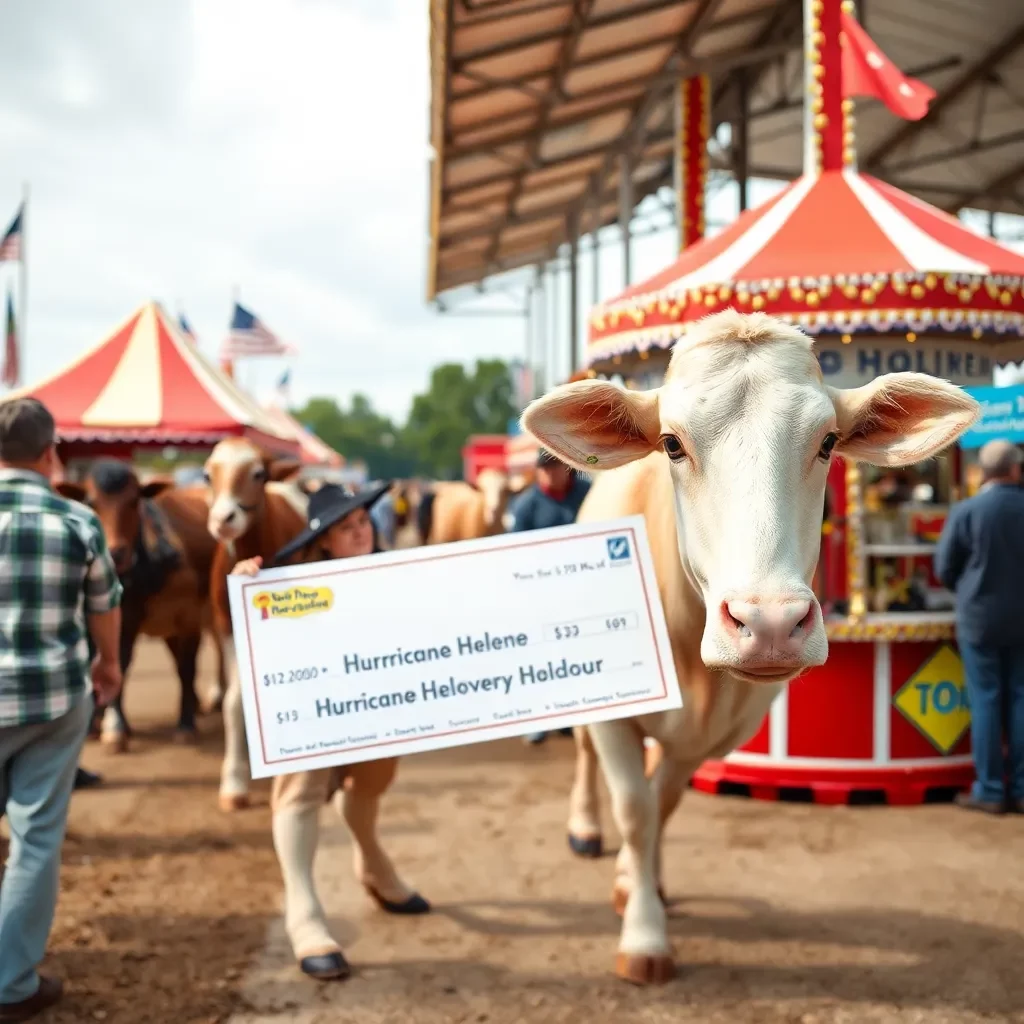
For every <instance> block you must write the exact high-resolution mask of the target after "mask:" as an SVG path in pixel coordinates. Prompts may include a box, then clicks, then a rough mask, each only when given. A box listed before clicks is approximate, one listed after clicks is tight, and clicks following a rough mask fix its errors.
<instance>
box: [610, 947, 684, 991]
mask: <svg viewBox="0 0 1024 1024" xmlns="http://www.w3.org/2000/svg"><path fill="white" fill-rule="evenodd" d="M615 973H616V975H617V976H618V977H620V978H621V979H622V980H623V981H628V982H629V983H630V984H631V985H664V984H666V983H667V982H670V981H671V980H672V979H673V978H674V977H675V975H676V965H675V962H674V961H673V959H672V957H671V956H668V955H667V954H663V955H661V956H642V955H637V954H632V953H620V954H619V955H618V956H617V957H616V958H615Z"/></svg>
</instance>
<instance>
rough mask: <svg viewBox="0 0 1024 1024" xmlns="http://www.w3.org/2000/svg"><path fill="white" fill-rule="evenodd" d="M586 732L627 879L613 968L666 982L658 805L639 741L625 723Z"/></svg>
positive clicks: (640, 979) (669, 967) (637, 979)
mask: <svg viewBox="0 0 1024 1024" xmlns="http://www.w3.org/2000/svg"><path fill="white" fill-rule="evenodd" d="M590 733H591V736H592V737H593V740H594V746H595V748H596V749H597V754H598V757H599V758H600V760H601V767H602V768H603V769H604V774H605V780H606V781H607V783H608V789H609V790H610V792H611V797H612V810H613V812H614V814H615V821H616V824H617V825H618V827H619V832H620V833H621V834H622V842H623V851H624V853H623V862H624V864H625V865H626V866H627V869H628V872H629V878H630V889H629V896H628V899H627V900H626V904H625V908H624V912H623V915H622V933H621V936H620V939H619V955H618V958H617V960H616V965H615V970H616V974H618V976H619V977H620V978H623V979H625V980H626V981H630V982H632V983H634V984H637V985H646V984H650V983H662V982H666V981H668V980H669V979H670V978H671V977H672V975H673V973H674V966H673V962H672V952H671V948H670V946H669V942H668V918H667V915H666V913H665V907H664V905H663V904H662V902H661V899H660V898H659V896H658V879H657V844H658V805H657V800H656V796H655V792H654V788H653V787H652V786H651V785H650V783H649V781H648V779H647V778H646V776H645V774H644V746H643V742H642V740H641V738H640V736H639V734H638V733H637V732H636V730H635V729H634V728H633V726H632V725H631V724H630V723H628V722H602V723H600V724H598V725H592V726H591V727H590Z"/></svg>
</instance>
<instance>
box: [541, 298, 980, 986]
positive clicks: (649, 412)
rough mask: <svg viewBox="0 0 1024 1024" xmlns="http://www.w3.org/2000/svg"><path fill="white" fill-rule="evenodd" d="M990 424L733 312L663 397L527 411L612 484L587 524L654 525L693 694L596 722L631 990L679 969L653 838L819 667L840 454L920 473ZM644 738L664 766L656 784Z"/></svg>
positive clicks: (678, 366) (591, 816) (577, 795)
mask: <svg viewBox="0 0 1024 1024" xmlns="http://www.w3.org/2000/svg"><path fill="white" fill-rule="evenodd" d="M978 412H979V409H978V405H977V403H976V402H975V401H974V400H973V399H972V398H970V397H969V396H968V395H966V394H965V393H964V392H963V391H961V390H960V389H959V388H956V387H954V386H953V385H951V384H948V383H946V382H945V381H942V380H937V379H936V378H934V377H930V376H926V375H924V374H915V373H895V374H888V375H886V376H883V377H879V378H878V379H877V380H875V381H873V382H872V383H870V384H867V385H865V386H864V387H860V388H855V389H852V390H837V389H834V388H830V387H827V386H826V384H825V383H824V380H823V378H822V374H821V371H820V369H819V367H818V363H817V360H816V359H815V356H814V352H813V349H812V345H811V341H810V339H809V338H808V337H807V336H806V335H805V334H803V333H802V332H801V331H799V330H797V329H796V328H794V327H790V326H788V325H786V324H785V323H783V322H781V321H779V320H776V319H773V318H771V317H769V316H766V315H764V314H751V315H748V316H745V315H742V314H739V313H736V312H734V311H732V310H728V311H725V312H722V313H718V314H715V315H714V316H710V317H707V318H706V319H704V320H702V321H700V322H699V323H697V324H695V325H693V326H692V327H691V328H690V330H689V332H688V333H687V334H686V336H685V337H684V338H683V339H681V340H680V341H679V342H677V343H676V346H675V349H674V351H673V353H672V359H671V362H670V364H669V368H668V371H667V373H666V377H665V381H664V383H663V384H662V386H661V387H659V388H656V389H654V390H652V391H646V392H635V391H628V390H626V389H624V388H620V387H617V386H616V385H614V384H612V383H609V382H606V381H596V380H595V381H583V382H579V383H575V384H569V385H565V386H563V387H559V388H556V389H554V390H553V391H552V392H551V393H550V394H548V395H546V396H545V397H543V398H541V399H539V400H538V401H536V402H534V403H533V404H532V405H531V406H530V407H529V408H528V409H527V411H526V413H525V414H524V419H523V422H524V425H525V427H526V429H527V430H529V431H530V433H532V434H533V435H534V436H535V437H537V438H538V439H539V440H540V441H541V443H542V444H544V445H545V446H546V447H547V448H548V449H550V450H551V451H552V452H554V453H555V454H557V455H558V456H559V457H560V458H561V459H563V460H564V461H565V462H567V463H569V464H570V465H573V466H576V467H577V468H579V469H583V470H587V471H590V472H593V471H595V470H596V471H600V470H608V472H606V473H601V472H598V474H597V478H596V480H595V482H594V485H593V487H592V488H591V491H590V493H589V495H588V497H587V499H586V501H585V502H584V505H583V508H582V509H581V511H580V516H579V521H580V522H595V521H601V520H607V519H611V518H617V517H619V516H625V515H632V514H642V515H643V516H644V519H645V522H646V527H647V533H648V537H649V539H650V545H651V550H652V553H653V557H654V563H655V568H656V573H657V578H658V586H659V590H660V593H661V599H662V602H663V605H664V609H665V615H666V619H667V623H668V630H669V635H670V639H671V643H672V650H673V654H674V661H675V667H676V672H677V674H678V678H679V683H680V686H681V688H682V690H683V707H682V708H681V709H680V710H678V711H666V712H661V713H658V714H653V715H646V716H642V717H638V718H634V719H631V720H626V721H617V722H606V723H603V724H600V725H592V726H590V727H589V728H588V733H589V738H590V739H591V740H592V741H593V746H594V748H596V754H597V757H598V759H599V761H600V764H601V766H602V768H603V772H604V775H605V778H606V780H607V783H608V787H609V790H610V792H611V797H612V806H613V810H614V814H615V818H616V822H617V824H618V826H619V831H620V832H621V834H622V837H623V846H622V850H621V853H620V855H619V860H618V864H617V871H616V876H617V877H616V881H615V902H616V904H617V905H618V906H619V907H620V908H621V910H622V915H623V924H622V933H621V937H620V943H619V955H618V959H617V964H616V969H617V973H618V974H619V975H620V977H623V978H625V979H627V980H629V981H632V982H635V983H640V984H643V983H649V982H661V981H665V980H667V979H668V978H669V977H671V975H672V973H673V960H672V952H671V948H670V945H669V941H668V934H667V930H666V914H665V908H664V905H663V903H662V900H661V899H660V898H659V881H660V862H661V857H660V845H661V844H660V836H661V831H662V828H663V826H664V824H665V821H666V820H667V818H668V817H669V815H670V814H671V813H672V812H673V810H674V809H675V807H676V805H677V804H678V802H679V799H680V797H681V795H682V792H683V789H684V787H685V786H686V784H687V782H688V781H689V779H690V777H691V775H692V774H693V772H694V771H695V770H696V769H697V768H698V767H699V765H700V764H701V762H702V761H704V760H705V759H707V758H717V757H721V756H724V755H725V754H727V753H728V752H730V751H731V750H733V749H735V748H736V747H737V746H740V745H741V744H743V743H744V742H746V741H747V740H748V739H749V738H750V737H751V736H753V735H754V733H755V732H756V730H757V729H758V727H759V725H760V723H761V721H762V720H763V718H764V716H765V713H766V712H767V710H768V708H769V706H770V704H771V702H772V700H773V699H774V698H775V696H776V695H777V694H778V693H779V692H780V691H781V689H782V687H783V686H784V685H786V683H788V682H789V681H790V680H791V679H793V678H794V677H795V676H797V675H798V674H799V673H800V672H802V671H803V670H805V669H807V668H809V667H811V666H814V665H821V664H822V663H823V662H824V661H825V658H826V656H827V653H828V643H827V640H826V635H825V627H824V623H823V621H822V615H821V609H820V607H819V606H818V602H817V600H816V599H815V596H814V594H813V592H812V590H811V587H810V583H811V580H812V577H813V573H814V570H815V565H816V562H817V558H818V551H819V544H820V529H821V515H822V507H823V502H824V489H825V475H826V472H827V469H828V464H829V462H830V460H831V459H832V457H833V455H841V456H843V457H845V458H847V459H850V460H859V461H863V462H868V463H871V464H874V465H882V466H904V465H909V464H912V463H916V462H920V461H922V460H924V459H927V458H929V457H931V456H932V455H934V454H935V453H936V452H938V451H940V450H942V449H943V448H945V447H946V446H947V445H949V444H950V443H951V442H952V441H954V440H955V439H956V438H957V437H958V436H959V435H960V434H961V433H962V432H963V431H964V430H965V429H966V428H967V427H969V426H970V424H971V423H973V422H974V420H975V419H976V418H977V416H978ZM645 737H650V738H653V739H655V740H656V741H657V742H658V744H659V745H660V747H661V755H662V756H661V758H660V761H659V762H658V763H657V767H656V768H655V770H654V772H653V775H652V777H651V778H650V779H648V778H647V777H646V775H645V756H644V739H645ZM579 754H580V765H579V770H578V773H577V780H576V786H575V787H574V793H573V799H572V803H571V809H570V813H571V819H570V830H571V831H572V832H574V833H576V834H577V835H579V836H581V837H582V838H591V839H593V838H594V837H596V836H599V835H600V825H599V822H598V821H597V816H596V799H595V793H594V787H595V785H596V779H595V775H594V772H593V771H589V772H588V771H587V759H588V757H592V755H589V754H588V751H587V749H586V745H585V744H581V748H580V751H579ZM591 763H592V762H591Z"/></svg>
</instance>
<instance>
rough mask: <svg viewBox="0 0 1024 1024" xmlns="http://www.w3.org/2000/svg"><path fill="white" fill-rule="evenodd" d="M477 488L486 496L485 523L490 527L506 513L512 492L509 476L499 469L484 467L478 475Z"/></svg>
mask: <svg viewBox="0 0 1024 1024" xmlns="http://www.w3.org/2000/svg"><path fill="white" fill-rule="evenodd" d="M476 489H477V490H478V491H479V492H480V493H481V494H482V495H483V497H484V523H485V524H486V526H487V527H488V529H490V528H492V527H494V526H495V525H496V524H498V523H499V522H500V521H501V517H502V516H503V515H504V514H505V508H506V507H507V505H508V499H509V495H510V493H511V492H510V490H509V483H508V477H506V476H505V474H504V473H502V472H501V471H500V470H497V469H482V470H480V472H479V473H478V474H477V477H476Z"/></svg>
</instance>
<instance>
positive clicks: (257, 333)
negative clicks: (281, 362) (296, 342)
mask: <svg viewBox="0 0 1024 1024" xmlns="http://www.w3.org/2000/svg"><path fill="white" fill-rule="evenodd" d="M294 351H295V349H294V348H293V347H292V346H291V345H288V344H286V343H285V342H283V341H282V340H281V339H280V338H279V337H278V336H277V335H276V334H274V333H273V332H272V331H269V330H268V329H267V328H266V327H265V326H264V324H263V323H262V321H260V320H259V319H258V318H257V317H255V316H254V315H253V314H252V313H250V312H249V310H247V309H246V308H245V307H244V306H242V305H240V304H239V303H237V302H236V303H235V315H234V316H233V317H232V318H231V328H230V329H229V331H228V336H227V337H226V338H225V339H224V344H223V345H222V346H221V350H220V357H221V359H241V358H244V357H245V356H280V355H286V354H288V353H289V352H294Z"/></svg>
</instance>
